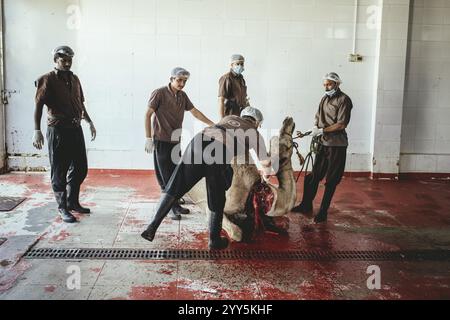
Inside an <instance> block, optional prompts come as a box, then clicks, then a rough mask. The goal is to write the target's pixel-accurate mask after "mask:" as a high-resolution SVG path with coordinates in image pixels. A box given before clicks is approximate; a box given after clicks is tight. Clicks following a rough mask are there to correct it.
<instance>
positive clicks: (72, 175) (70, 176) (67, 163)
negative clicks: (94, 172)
mask: <svg viewBox="0 0 450 320" xmlns="http://www.w3.org/2000/svg"><path fill="white" fill-rule="evenodd" d="M47 141H48V152H49V158H50V166H51V179H52V188H53V192H54V193H55V198H56V202H57V203H58V208H59V209H66V208H67V206H68V205H69V206H76V205H79V195H80V186H81V184H82V183H83V181H84V179H85V178H86V176H87V172H88V164H87V156H86V145H85V142H84V136H83V129H82V128H81V127H77V128H63V127H48V130H47Z"/></svg>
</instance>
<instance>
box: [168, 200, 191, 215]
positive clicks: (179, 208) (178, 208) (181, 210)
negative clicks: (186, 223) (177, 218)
mask: <svg viewBox="0 0 450 320" xmlns="http://www.w3.org/2000/svg"><path fill="white" fill-rule="evenodd" d="M172 210H173V212H174V213H175V214H189V213H191V211H189V209H186V208H183V207H182V206H180V205H179V204H178V203H175V204H174V205H173V207H172Z"/></svg>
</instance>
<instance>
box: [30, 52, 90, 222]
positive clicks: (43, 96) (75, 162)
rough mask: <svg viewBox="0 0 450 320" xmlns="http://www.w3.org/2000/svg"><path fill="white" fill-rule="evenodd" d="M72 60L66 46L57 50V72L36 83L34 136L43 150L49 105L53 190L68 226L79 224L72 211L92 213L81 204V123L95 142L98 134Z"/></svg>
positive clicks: (83, 168) (84, 159) (83, 172)
mask: <svg viewBox="0 0 450 320" xmlns="http://www.w3.org/2000/svg"><path fill="white" fill-rule="evenodd" d="M73 56H74V52H73V50H72V49H71V48H69V47H67V46H61V47H58V48H56V49H55V50H54V51H53V59H54V62H55V63H56V67H55V70H53V71H51V72H49V73H47V74H45V75H43V76H42V77H40V78H39V79H38V80H37V81H36V83H35V85H36V88H37V91H36V99H35V100H36V109H35V113H34V125H35V132H34V136H33V145H34V147H35V148H37V149H39V150H41V149H42V147H43V145H44V136H43V135H42V132H41V118H42V113H43V108H44V105H46V106H47V113H48V117H47V119H48V130H47V140H48V149H49V158H50V165H51V178H52V188H53V192H54V193H55V197H56V201H57V203H58V210H59V213H60V215H61V218H62V219H63V221H64V222H67V223H73V222H76V219H75V217H74V216H73V215H72V214H71V213H70V211H75V212H78V213H81V214H88V213H90V210H89V209H87V208H83V207H82V206H81V205H80V202H79V195H80V186H81V184H82V183H83V181H84V179H85V178H86V175H87V172H88V165H87V157H86V146H85V142H84V136H83V130H82V128H81V120H82V119H85V120H86V121H87V122H88V123H89V125H90V130H91V135H92V140H95V137H96V134H97V132H96V130H95V127H94V124H93V123H92V120H91V118H90V117H89V114H88V113H87V111H86V107H85V106H84V95H83V89H82V88H81V83H80V80H79V79H78V77H77V76H76V75H74V74H73V73H72V72H71V71H70V69H71V67H72V58H73Z"/></svg>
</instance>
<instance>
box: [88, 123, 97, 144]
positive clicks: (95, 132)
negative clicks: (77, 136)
mask: <svg viewBox="0 0 450 320" xmlns="http://www.w3.org/2000/svg"><path fill="white" fill-rule="evenodd" d="M89 129H90V130H91V141H95V139H96V138H97V129H95V126H94V123H93V122H89Z"/></svg>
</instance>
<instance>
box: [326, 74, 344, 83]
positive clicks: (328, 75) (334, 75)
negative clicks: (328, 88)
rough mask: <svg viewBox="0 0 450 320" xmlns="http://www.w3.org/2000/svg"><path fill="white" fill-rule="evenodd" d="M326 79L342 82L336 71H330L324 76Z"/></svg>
mask: <svg viewBox="0 0 450 320" xmlns="http://www.w3.org/2000/svg"><path fill="white" fill-rule="evenodd" d="M323 79H324V80H330V81H334V82H336V83H337V84H342V80H341V78H340V77H339V75H338V74H337V73H336V72H330V73H327V74H326V75H325V77H323Z"/></svg>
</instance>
